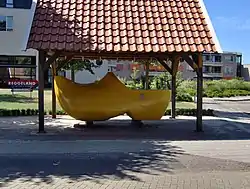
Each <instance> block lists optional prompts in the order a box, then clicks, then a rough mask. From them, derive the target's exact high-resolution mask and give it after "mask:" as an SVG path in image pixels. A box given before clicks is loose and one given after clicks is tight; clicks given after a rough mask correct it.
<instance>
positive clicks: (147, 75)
mask: <svg viewBox="0 0 250 189" xmlns="http://www.w3.org/2000/svg"><path fill="white" fill-rule="evenodd" d="M149 64H150V62H147V63H146V73H145V84H146V89H147V90H148V89H149Z"/></svg>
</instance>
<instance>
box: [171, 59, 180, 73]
mask: <svg viewBox="0 0 250 189" xmlns="http://www.w3.org/2000/svg"><path fill="white" fill-rule="evenodd" d="M179 63H180V57H179V56H178V55H176V56H174V58H173V62H172V75H174V76H176V74H177V72H178V68H179Z"/></svg>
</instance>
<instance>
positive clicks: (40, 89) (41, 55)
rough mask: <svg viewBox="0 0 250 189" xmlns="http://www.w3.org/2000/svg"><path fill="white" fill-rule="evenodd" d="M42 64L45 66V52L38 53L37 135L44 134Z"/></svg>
mask: <svg viewBox="0 0 250 189" xmlns="http://www.w3.org/2000/svg"><path fill="white" fill-rule="evenodd" d="M44 64H45V52H44V51H39V63H38V74H39V82H38V103H39V104H38V111H39V128H38V132H39V133H45V130H44Z"/></svg>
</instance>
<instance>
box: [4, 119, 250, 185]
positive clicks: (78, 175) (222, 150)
mask: <svg viewBox="0 0 250 189" xmlns="http://www.w3.org/2000/svg"><path fill="white" fill-rule="evenodd" d="M129 122H130V120H129V119H127V117H122V116H121V117H117V118H115V119H113V120H111V121H108V122H100V123H98V124H97V126H96V127H95V128H92V129H83V130H77V129H74V128H73V124H75V123H78V121H76V120H73V119H71V118H69V117H68V116H59V118H58V119H55V120H52V119H51V118H48V117H47V118H46V122H45V123H46V128H47V131H48V133H47V134H40V135H38V134H37V133H36V130H37V118H36V117H23V118H22V117H19V118H3V119H1V120H0V149H1V150H0V167H1V169H0V187H1V186H2V188H10V189H11V188H18V189H19V188H27V189H30V188H35V189H36V188H38V189H39V188H62V189H64V188H79V189H80V188H84V189H92V188H93V189H99V188H100V189H104V188H105V189H111V188H112V189H123V188H125V189H165V188H170V189H172V188H175V189H176V188H184V189H189V188H190V189H194V188H197V189H200V188H201V189H202V188H207V189H210V188H215V189H218V188H226V189H228V188H233V189H239V188H250V150H249V149H250V124H249V123H250V120H249V119H248V118H245V119H231V118H216V117H204V130H205V132H204V133H195V132H193V129H194V128H195V118H194V117H178V119H177V120H169V119H168V117H164V120H162V121H160V122H159V121H158V122H146V124H147V127H145V128H143V129H141V128H140V129H139V128H135V127H131V126H129ZM95 139H99V140H95ZM242 139H243V140H242Z"/></svg>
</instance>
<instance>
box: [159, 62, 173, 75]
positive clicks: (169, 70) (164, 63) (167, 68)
mask: <svg viewBox="0 0 250 189" xmlns="http://www.w3.org/2000/svg"><path fill="white" fill-rule="evenodd" d="M157 61H158V62H159V63H160V64H161V65H162V66H163V67H164V68H165V69H166V70H167V71H168V72H169V73H170V74H171V75H172V69H171V68H170V67H169V66H168V65H167V63H166V62H165V61H164V60H162V59H160V58H157Z"/></svg>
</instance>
